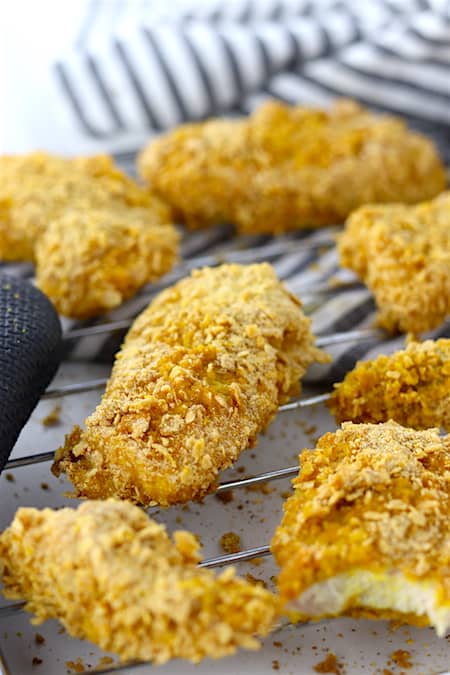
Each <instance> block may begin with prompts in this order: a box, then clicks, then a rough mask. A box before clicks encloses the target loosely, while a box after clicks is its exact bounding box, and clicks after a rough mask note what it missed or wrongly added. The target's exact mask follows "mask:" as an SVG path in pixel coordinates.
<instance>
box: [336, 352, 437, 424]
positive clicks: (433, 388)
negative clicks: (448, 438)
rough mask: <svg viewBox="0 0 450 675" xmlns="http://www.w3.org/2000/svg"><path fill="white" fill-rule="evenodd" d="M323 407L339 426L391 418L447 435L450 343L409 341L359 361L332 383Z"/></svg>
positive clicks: (382, 420)
mask: <svg viewBox="0 0 450 675" xmlns="http://www.w3.org/2000/svg"><path fill="white" fill-rule="evenodd" d="M327 405H328V407H329V409H330V411H331V412H332V413H333V415H334V416H335V418H336V421H337V422H338V424H340V423H341V422H345V421H347V420H349V421H352V422H375V423H376V422H387V421H388V420H390V419H392V420H395V421H396V422H398V423H399V424H402V425H403V426H405V427H412V428H413V429H427V428H430V427H442V428H444V429H445V430H446V431H450V340H449V339H441V340H437V341H433V340H426V341H425V342H410V343H409V344H408V346H407V347H406V349H404V350H402V351H399V352H395V354H391V355H390V356H385V355H383V354H382V355H380V356H378V357H377V358H376V359H373V360H372V361H359V362H358V363H357V364H356V366H355V368H354V369H353V370H351V371H350V372H349V373H347V375H346V376H345V378H344V379H343V381H342V382H339V383H338V384H335V385H334V391H333V393H332V396H331V399H330V400H329V401H328V403H327Z"/></svg>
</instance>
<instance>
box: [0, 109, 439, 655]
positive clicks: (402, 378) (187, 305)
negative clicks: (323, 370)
mask: <svg viewBox="0 0 450 675" xmlns="http://www.w3.org/2000/svg"><path fill="white" fill-rule="evenodd" d="M139 168H140V172H141V175H142V176H143V177H144V178H145V179H146V180H147V181H148V183H149V185H150V189H147V190H146V189H143V188H141V187H139V186H138V185H137V184H135V183H133V182H132V181H130V180H129V179H128V178H126V177H125V176H123V175H122V174H121V173H120V172H119V171H118V170H117V169H115V167H114V166H113V164H112V162H111V160H110V159H109V158H106V157H94V158H86V159H81V158H80V159H75V160H65V159H61V158H53V157H49V156H47V155H45V154H43V153H36V154H34V155H31V156H29V157H26V158H11V157H8V158H3V159H1V160H0V169H1V171H2V173H4V175H5V180H4V181H3V183H2V185H1V186H0V233H1V234H2V237H1V239H0V257H2V258H3V259H7V260H16V259H25V260H32V261H35V262H36V264H37V278H38V283H39V285H40V287H41V288H42V289H43V290H44V291H45V292H47V293H48V295H49V296H50V298H51V299H52V300H53V302H54V303H55V304H56V306H57V307H58V309H59V310H60V311H61V312H62V313H65V314H69V315H71V316H78V317H83V316H90V315H95V314H97V313H101V312H102V311H105V310H107V309H109V308H111V307H113V306H116V305H117V304H119V303H120V302H122V301H123V300H124V299H125V298H127V297H129V296H130V295H132V294H133V293H134V292H136V290H137V289H138V288H139V287H140V286H142V285H143V284H144V283H146V282H147V281H149V280H151V279H154V278H156V277H157V276H159V275H161V274H163V273H164V272H165V271H167V270H168V269H169V268H170V266H171V265H172V264H173V263H174V261H175V258H176V250H177V235H176V232H175V230H174V228H173V227H172V226H171V225H167V223H168V222H169V221H170V210H172V212H174V213H175V214H176V216H177V218H180V219H181V220H182V221H183V222H185V223H186V224H188V225H189V226H191V227H200V226H205V225H209V224H213V223H215V222H217V221H228V220H231V221H233V222H234V223H235V224H236V225H237V227H238V229H239V231H240V232H244V233H256V232H271V233H278V232H283V231H285V230H289V229H293V228H299V227H307V226H320V225H325V224H330V223H335V222H336V221H339V220H341V219H343V218H346V217H347V216H349V218H348V221H347V223H346V226H345V230H344V233H343V235H342V236H341V238H340V241H339V251H340V255H341V261H342V263H343V265H345V266H348V267H350V268H351V269H353V270H354V271H355V272H356V273H357V274H358V275H359V276H360V277H361V278H362V279H363V280H364V281H365V283H367V285H368V287H369V288H370V289H371V290H372V291H373V293H374V295H375V298H376V300H377V302H378V304H379V307H380V317H379V322H380V324H381V325H383V326H384V327H385V328H386V329H388V330H389V331H399V330H400V331H410V332H412V333H415V334H418V333H420V332H423V331H425V330H428V329H430V328H434V327H437V326H438V325H440V323H442V322H443V320H444V319H445V318H446V317H447V316H448V315H449V313H450V271H449V270H450V257H449V256H450V193H448V192H447V193H442V194H440V195H438V193H439V192H441V191H442V190H444V188H445V184H446V178H445V170H444V167H443V166H442V163H441V162H440V160H439V157H438V155H437V153H436V151H435V149H434V147H433V145H432V143H431V142H430V141H428V140H427V139H425V138H423V137H422V136H420V135H418V134H413V133H411V132H410V131H408V130H407V128H406V127H405V126H404V125H403V124H402V123H401V122H399V121H398V120H396V119H394V118H390V117H379V116H375V115H372V114H371V113H369V112H367V111H365V110H364V109H362V108H360V107H359V106H357V105H355V104H353V103H350V102H341V103H339V104H338V105H336V107H335V108H333V109H332V110H331V111H330V112H324V111H317V110H316V111H311V110H306V109H303V108H296V107H293V108H289V107H287V106H284V105H281V104H278V103H275V102H272V103H269V104H267V105H265V106H263V107H262V108H261V109H259V110H258V111H257V112H256V113H254V115H252V116H250V117H249V118H248V120H245V121H225V120H212V121H209V122H206V123H201V124H192V125H184V126H182V127H180V128H179V129H177V130H175V131H173V132H171V133H169V134H167V135H165V136H163V137H162V138H161V139H159V140H157V141H155V142H152V143H151V144H150V145H149V146H148V147H147V148H146V149H145V150H144V151H143V153H142V154H141V156H140V159H139ZM156 195H158V196H156ZM437 195H438V196H437ZM160 198H162V199H164V200H165V201H166V202H167V206H166V205H165V204H163V203H162V201H160ZM433 198H434V199H433ZM420 200H428V201H425V202H424V203H422V204H417V202H418V201H420ZM430 200H431V201H430ZM371 202H373V204H370V203H371ZM388 202H395V203H388ZM367 204H369V205H367ZM357 207H361V208H359V209H358V210H356V211H355V212H354V213H351V212H352V211H353V209H355V208H357ZM350 214H351V215H350ZM327 358H328V357H327V356H326V355H325V354H324V353H323V352H321V351H320V350H319V349H317V347H316V346H315V344H314V336H313V335H312V333H311V330H310V322H309V320H308V319H307V318H306V317H305V316H304V314H303V312H302V309H301V303H300V302H299V301H298V300H297V298H295V297H294V296H293V295H292V294H291V293H289V291H288V290H287V289H286V288H285V287H284V286H283V284H281V283H280V282H279V280H278V279H277V278H276V275H275V273H274V271H273V269H272V268H271V267H270V265H268V264H259V265H247V266H242V265H221V266H219V267H217V268H214V269H210V268H205V269H202V270H196V271H194V272H193V274H192V275H191V277H189V278H187V279H184V280H182V281H180V282H179V283H177V284H175V285H174V286H173V287H171V288H169V289H168V290H166V291H164V292H163V293H161V294H160V295H158V296H157V297H156V298H155V299H154V301H153V302H152V303H151V304H150V306H149V307H148V308H147V309H146V310H145V311H144V312H143V313H142V314H141V315H140V316H139V317H138V318H137V320H136V321H135V323H134V324H133V326H132V328H131V330H130V331H129V333H128V335H127V337H126V340H125V342H124V344H123V346H122V349H121V350H120V352H119V353H118V354H117V357H116V362H115V365H114V368H113V372H112V375H111V378H110V380H109V383H108V385H107V388H106V392H105V394H104V396H103V399H102V401H101V403H100V404H99V406H98V407H97V409H96V410H95V411H94V412H93V413H92V415H90V417H88V419H87V420H86V425H85V429H81V428H80V427H75V429H74V430H73V431H72V432H71V433H70V434H69V435H68V436H67V437H66V441H65V444H64V446H63V447H62V448H60V449H59V450H58V451H57V454H56V457H55V463H54V465H53V471H54V473H55V474H56V475H60V474H61V473H66V474H67V476H68V478H69V479H70V481H71V482H72V483H73V485H74V488H75V495H76V496H79V497H83V498H87V501H86V502H85V503H84V504H82V505H81V506H80V507H79V508H78V509H62V510H59V511H52V510H50V509H45V510H43V511H38V510H36V509H20V510H19V511H18V512H17V515H16V517H15V519H14V521H13V523H12V524H11V526H10V527H9V528H8V529H7V530H5V531H4V532H3V533H2V534H1V535H0V564H1V568H2V571H3V580H4V593H5V595H6V596H7V597H10V598H17V599H25V600H26V607H27V609H29V610H30V611H32V612H34V613H35V615H36V619H35V621H36V622H39V621H43V620H45V619H47V618H50V617H58V618H59V619H60V620H61V621H62V623H63V624H64V625H65V626H66V628H67V630H68V631H69V633H70V634H71V635H74V636H77V637H81V638H87V639H90V640H92V641H93V642H95V643H96V644H98V645H99V646H100V647H102V648H103V649H107V650H112V651H113V652H115V653H117V654H118V655H119V656H120V657H121V659H123V660H129V659H142V660H150V661H153V662H155V663H163V662H165V661H167V660H168V659H170V658H177V657H181V658H186V659H189V660H191V661H194V662H197V661H199V660H201V659H202V658H203V657H205V656H212V657H220V656H224V655H226V654H229V653H232V652H233V651H235V649H237V648H238V647H246V648H256V647H257V646H258V645H259V641H258V639H257V638H258V637H263V636H265V635H267V634H268V633H269V632H270V631H271V630H272V629H273V628H274V626H275V625H276V624H277V622H278V621H279V620H280V618H281V617H283V616H289V618H290V619H291V620H293V621H296V620H299V619H301V620H317V619H320V618H322V617H334V616H339V615H342V614H345V615H350V616H357V617H358V616H363V617H369V618H374V619H375V618H376V619H386V618H388V619H390V618H394V619H396V620H400V621H404V622H406V623H411V624H416V625H432V626H434V627H435V629H436V631H437V633H438V634H439V635H442V636H443V635H445V634H446V632H447V631H449V630H450V574H449V570H450V529H449V525H448V523H449V516H450V437H449V436H443V435H440V434H439V431H438V429H439V428H443V429H446V430H447V431H448V430H449V428H450V340H447V339H441V340H437V341H432V340H428V341H425V342H423V343H420V342H417V341H410V342H409V343H408V345H407V347H406V349H404V350H401V351H399V352H396V353H395V354H392V355H389V356H384V355H382V356H380V357H378V358H377V359H375V360H373V361H369V362H365V363H358V364H357V365H356V367H355V369H354V370H353V371H352V372H350V373H348V375H347V376H346V377H345V379H344V380H343V382H341V383H337V384H336V385H335V387H334V391H333V393H332V395H331V397H330V400H329V408H330V410H331V412H332V413H334V414H335V417H336V420H337V422H338V423H340V422H344V424H342V427H341V428H340V429H338V430H337V431H336V432H335V433H328V434H325V436H323V437H322V438H321V439H320V440H319V441H318V443H317V447H316V448H315V449H314V450H311V449H305V450H303V451H302V453H301V455H300V458H299V461H300V473H299V476H298V478H297V479H295V480H294V488H295V491H294V494H293V496H292V497H290V498H289V499H288V501H287V502H286V504H285V514H284V517H283V519H282V522H281V524H280V525H279V527H278V528H277V530H276V533H275V536H274V538H273V541H272V551H273V553H274V555H275V557H276V560H277V562H278V564H279V566H280V575H279V578H278V594H277V595H274V594H273V593H271V592H269V591H267V590H265V589H263V588H261V587H260V586H255V585H252V584H250V583H248V582H247V581H244V580H242V579H239V578H238V577H236V575H235V573H234V570H233V569H230V568H228V569H226V570H225V572H223V573H222V574H221V575H219V576H215V575H214V574H213V573H212V572H210V571H208V570H205V569H201V568H200V567H198V563H199V561H200V556H199V553H198V545H197V542H196V540H195V538H194V537H193V535H191V534H189V533H188V532H176V533H175V534H174V536H173V541H171V539H170V538H169V537H168V535H167V534H166V532H165V530H164V528H163V527H161V526H160V525H158V524H156V523H155V522H154V521H152V520H151V519H149V518H148V517H147V516H146V515H145V514H144V513H143V512H142V511H141V510H140V509H138V508H137V506H135V505H133V504H132V503H130V502H134V503H135V504H141V505H144V506H149V505H152V504H159V505H162V506H168V505H171V504H174V503H183V502H186V501H188V500H191V499H202V498H203V497H204V496H205V495H206V494H207V493H208V492H210V491H212V490H214V487H215V485H216V484H217V480H218V475H219V473H220V471H221V470H222V469H224V468H226V467H228V466H230V465H231V464H232V463H233V462H234V461H235V460H236V459H237V458H238V456H239V455H240V453H241V452H243V451H244V450H245V449H246V448H248V447H250V446H252V445H253V444H254V443H255V442H256V439H257V435H258V433H259V432H261V431H262V430H264V429H265V428H266V427H267V425H268V424H269V423H270V421H271V420H272V419H273V417H274V416H275V414H276V412H277V409H278V406H279V405H280V404H282V403H284V402H286V401H287V400H288V398H289V397H290V396H291V395H293V394H296V393H298V392H299V391H300V383H299V382H300V379H301V378H302V377H303V375H304V373H305V371H306V369H307V368H308V367H309V366H310V365H311V364H312V363H313V362H319V363H320V362H324V361H326V360H327ZM347 420H348V421H347ZM433 427H435V428H433ZM111 497H113V498H114V499H111ZM98 500H104V501H98ZM120 500H127V501H120Z"/></svg>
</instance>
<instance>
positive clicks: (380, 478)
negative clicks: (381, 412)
mask: <svg viewBox="0 0 450 675" xmlns="http://www.w3.org/2000/svg"><path fill="white" fill-rule="evenodd" d="M300 462H301V470H300V474H299V476H298V478H296V479H295V481H294V486H295V493H294V495H293V496H292V497H290V498H289V499H288V500H287V502H286V505H285V514H284V517H283V520H282V523H281V525H280V526H279V527H278V529H277V531H276V533H275V537H274V539H273V542H272V550H273V552H274V554H275V556H276V558H277V561H278V563H279V565H280V567H281V573H280V575H279V577H278V584H279V590H280V594H281V597H282V598H283V599H284V600H285V601H287V602H289V603H290V605H289V606H290V607H291V608H292V609H294V611H295V612H298V616H301V617H303V618H320V617H321V616H336V615H339V614H353V615H356V616H366V617H369V618H388V619H400V620H403V621H404V622H405V623H417V624H419V625H423V624H427V623H431V624H432V625H434V626H435V628H436V630H437V631H438V633H439V634H440V635H445V633H446V631H448V629H449V628H450V575H449V569H450V531H449V526H448V523H449V516H450V437H448V436H446V437H441V436H439V434H438V432H437V430H435V429H431V430H427V431H415V430H413V429H407V428H405V427H402V426H400V425H399V424H397V423H396V422H392V421H391V422H386V423H381V424H352V423H350V422H347V423H344V424H343V425H342V428H341V429H339V430H338V431H336V432H335V433H327V434H325V435H324V436H323V437H322V438H321V439H320V440H319V443H318V445H317V447H316V449H315V450H304V451H303V452H302V454H301V455H300Z"/></svg>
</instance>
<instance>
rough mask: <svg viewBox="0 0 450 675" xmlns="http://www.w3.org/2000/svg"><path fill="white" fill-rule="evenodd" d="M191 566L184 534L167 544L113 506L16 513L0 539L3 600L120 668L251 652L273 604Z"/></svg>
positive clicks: (256, 590) (193, 554)
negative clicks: (114, 658) (90, 645)
mask: <svg viewBox="0 0 450 675" xmlns="http://www.w3.org/2000/svg"><path fill="white" fill-rule="evenodd" d="M199 560H200V555H199V552H198V543H197V542H196V540H195V538H194V537H193V535H192V534H190V533H189V532H186V531H178V532H175V533H174V535H173V542H172V541H171V539H170V538H169V537H168V535H167V533H166V531H165V528H164V527H162V526H161V525H158V524H157V523H155V522H154V521H153V520H151V519H150V518H149V517H148V516H147V515H146V514H145V513H144V512H143V511H142V510H141V509H139V508H138V507H136V506H133V505H132V504H130V503H127V502H118V501H115V500H107V501H102V502H97V501H89V502H85V503H84V504H82V505H81V506H79V507H78V509H76V510H75V509H68V508H64V509H60V510H52V509H44V510H42V511H39V510H37V509H34V508H21V509H19V510H18V511H17V513H16V516H15V519H14V521H13V522H12V524H11V525H10V527H9V528H8V529H7V530H5V531H4V532H3V533H2V535H1V536H0V563H1V564H2V569H3V581H4V591H3V592H4V594H5V596H6V597H7V598H14V599H24V600H25V601H26V609H27V610H28V611H30V612H33V613H34V614H35V615H36V616H35V618H34V619H33V623H41V622H42V621H45V620H46V619H50V618H57V619H59V620H60V621H61V622H62V624H63V625H64V626H65V628H66V629H67V631H68V632H69V634H70V635H71V636H73V637H78V638H83V639H88V640H91V641H92V642H94V643H95V644H97V645H98V646H99V647H101V648H102V649H104V650H107V651H112V652H114V653H115V654H118V655H119V656H120V658H121V659H122V660H124V661H125V660H130V659H142V660H145V661H153V662H154V663H164V662H165V661H167V660H169V659H171V658H185V659H189V660H190V661H193V662H198V661H200V660H201V659H202V658H204V657H205V656H209V657H213V658H219V657H221V656H225V655H226V654H231V653H233V652H235V651H236V649H237V648H238V647H245V648H248V649H256V648H257V647H259V642H258V640H257V639H256V637H255V636H257V635H258V636H263V635H266V634H267V633H269V632H270V630H271V629H272V627H273V624H274V621H275V619H276V616H277V611H278V600H277V599H276V597H275V596H274V595H273V594H272V593H270V592H269V591H267V590H265V589H264V588H262V587H261V586H259V585H254V584H250V583H248V582H246V581H244V580H243V579H240V578H238V577H236V576H235V573H234V569H233V568H227V569H226V570H225V571H223V572H222V573H221V574H220V575H218V576H215V575H214V573H213V572H212V571H210V570H207V569H201V568H199V567H198V566H197V563H198V562H199Z"/></svg>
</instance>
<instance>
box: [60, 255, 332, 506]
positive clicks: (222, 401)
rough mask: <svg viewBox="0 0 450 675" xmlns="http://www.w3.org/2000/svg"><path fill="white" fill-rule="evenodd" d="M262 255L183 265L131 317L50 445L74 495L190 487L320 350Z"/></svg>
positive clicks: (232, 456) (258, 421)
mask: <svg viewBox="0 0 450 675" xmlns="http://www.w3.org/2000/svg"><path fill="white" fill-rule="evenodd" d="M300 307H301V305H300V302H299V301H298V300H297V298H295V297H294V296H292V295H291V294H290V293H289V292H288V291H287V290H286V288H285V287H284V286H283V285H282V284H281V283H280V282H279V281H278V279H277V278H276V276H275V273H274V271H273V269H272V268H271V267H270V265H268V264H266V263H263V264H260V265H248V266H241V265H222V266H220V267H217V268H214V269H211V268H205V269H202V270H195V271H194V272H193V273H192V276H191V277H189V278H187V279H184V280H182V281H180V282H179V283H177V284H176V285H175V286H173V287H172V288H170V289H168V290H166V291H164V292H163V293H161V294H160V295H159V296H158V297H157V298H156V299H155V300H154V301H153V302H152V303H151V304H150V306H149V307H148V309H147V310H145V311H144V312H143V313H142V314H141V315H140V316H139V317H138V319H137V320H136V321H135V323H134V325H133V326H132V328H131V330H130V332H129V333H128V335H127V338H126V340H125V343H124V345H123V347H122V350H121V351H120V352H119V354H118V355H117V359H116V363H115V365H114V368H113V371H112V375H111V378H110V380H109V383H108V386H107V388H106V392H105V395H104V397H103V399H102V402H101V403H100V405H99V406H98V408H97V410H96V411H95V412H94V413H93V414H92V415H91V416H90V417H89V418H88V419H87V421H86V430H85V431H81V429H80V428H79V427H76V428H75V429H74V430H73V431H72V433H71V434H70V435H69V436H68V437H67V438H66V443H65V446H64V447H63V448H60V449H59V450H58V451H57V454H56V460H55V464H54V466H53V471H54V472H56V474H57V475H59V474H60V473H61V472H66V473H67V475H68V478H69V479H70V480H71V481H72V482H73V483H74V485H75V489H76V494H77V496H83V497H89V498H105V497H109V496H115V497H120V498H123V499H129V500H130V501H133V502H136V503H141V504H146V505H148V504H152V503H158V504H162V505H168V504H172V503H177V502H184V501H187V500H189V499H198V498H201V497H202V496H203V495H205V494H206V493H207V492H208V491H210V490H211V489H212V488H213V487H214V483H215V481H216V479H217V475H218V473H219V471H221V470H222V469H224V468H226V467H228V466H230V465H231V464H232V463H233V462H234V461H235V460H236V459H237V457H238V456H239V454H240V453H241V452H242V451H243V450H245V449H246V448H248V447H249V446H250V445H253V444H254V443H255V442H256V436H257V434H258V433H259V432H260V431H262V430H263V429H264V428H265V427H266V426H267V425H268V424H269V422H270V421H271V420H272V418H273V417H274V415H275V414H276V412H277V409H278V406H279V405H280V404H281V403H283V402H285V401H286V400H287V399H288V398H289V396H291V395H292V394H294V393H296V392H298V391H299V379H300V378H301V377H302V375H303V374H304V372H305V370H306V368H307V367H308V366H309V365H310V364H311V363H312V362H313V361H314V360H318V361H323V360H326V359H327V357H326V356H325V355H324V354H323V352H321V351H320V350H318V349H317V348H316V347H314V338H313V336H312V335H311V332H310V322H309V320H308V319H307V318H305V316H304V315H303V313H302V312H301V309H300Z"/></svg>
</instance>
